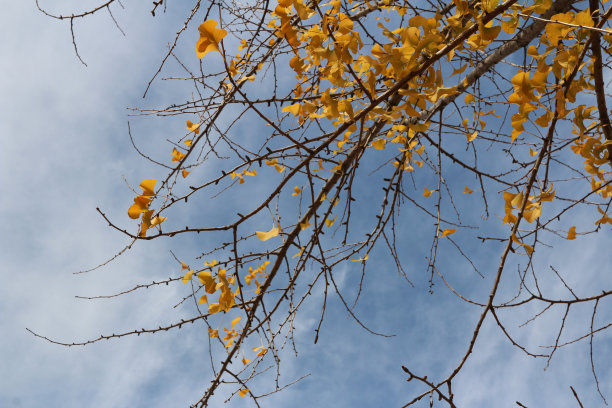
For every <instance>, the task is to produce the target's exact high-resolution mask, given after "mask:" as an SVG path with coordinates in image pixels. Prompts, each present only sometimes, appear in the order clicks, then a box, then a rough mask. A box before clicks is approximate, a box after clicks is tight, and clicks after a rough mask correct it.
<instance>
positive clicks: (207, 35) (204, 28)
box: [196, 20, 227, 58]
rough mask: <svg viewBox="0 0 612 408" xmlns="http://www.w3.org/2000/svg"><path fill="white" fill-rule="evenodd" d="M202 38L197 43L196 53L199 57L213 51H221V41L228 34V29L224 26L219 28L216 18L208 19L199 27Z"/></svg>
mask: <svg viewBox="0 0 612 408" xmlns="http://www.w3.org/2000/svg"><path fill="white" fill-rule="evenodd" d="M198 31H199V32H200V39H199V40H198V42H197V43H196V55H197V56H198V58H203V57H204V56H205V55H206V54H208V53H209V52H211V51H218V52H221V50H220V49H219V42H221V40H222V39H223V37H225V36H226V35H227V31H225V30H224V29H222V28H217V22H216V21H215V20H208V21H205V22H204V23H202V24H201V25H200V26H199V27H198Z"/></svg>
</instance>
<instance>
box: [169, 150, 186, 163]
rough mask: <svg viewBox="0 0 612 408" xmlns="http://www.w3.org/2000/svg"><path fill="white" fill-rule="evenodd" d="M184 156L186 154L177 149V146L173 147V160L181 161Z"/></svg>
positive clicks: (175, 161)
mask: <svg viewBox="0 0 612 408" xmlns="http://www.w3.org/2000/svg"><path fill="white" fill-rule="evenodd" d="M184 157H185V154H184V153H181V152H179V151H178V150H176V147H175V148H174V149H172V161H173V162H174V163H178V162H180V161H181V160H183V158H184Z"/></svg>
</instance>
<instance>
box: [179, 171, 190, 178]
mask: <svg viewBox="0 0 612 408" xmlns="http://www.w3.org/2000/svg"><path fill="white" fill-rule="evenodd" d="M181 174H182V175H183V178H185V177H187V176H188V175H189V172H188V171H187V170H183V171H182V172H181Z"/></svg>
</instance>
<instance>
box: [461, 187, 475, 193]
mask: <svg viewBox="0 0 612 408" xmlns="http://www.w3.org/2000/svg"><path fill="white" fill-rule="evenodd" d="M473 192H474V190H470V188H469V187H468V186H465V188H464V189H463V194H472V193H473Z"/></svg>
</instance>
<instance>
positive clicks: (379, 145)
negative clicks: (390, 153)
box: [372, 139, 387, 150]
mask: <svg viewBox="0 0 612 408" xmlns="http://www.w3.org/2000/svg"><path fill="white" fill-rule="evenodd" d="M386 143H387V141H386V140H385V139H377V140H374V141H373V142H372V146H373V147H374V148H375V149H376V150H383V149H384V148H385V144H386Z"/></svg>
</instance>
